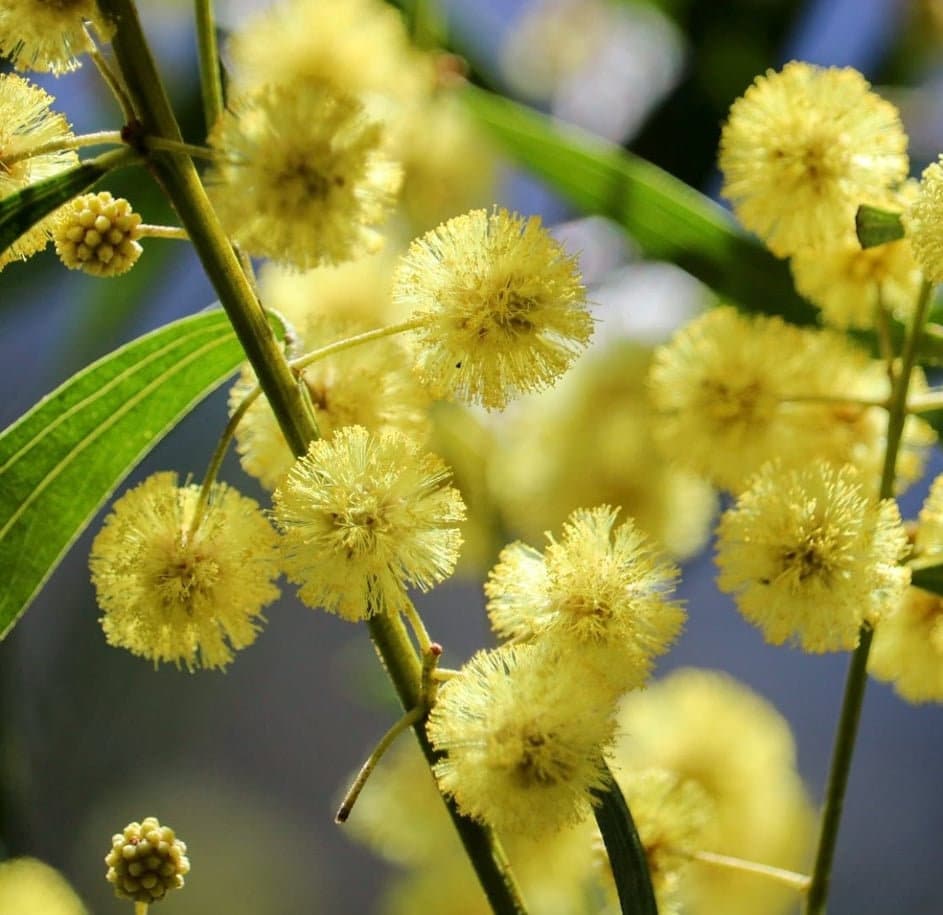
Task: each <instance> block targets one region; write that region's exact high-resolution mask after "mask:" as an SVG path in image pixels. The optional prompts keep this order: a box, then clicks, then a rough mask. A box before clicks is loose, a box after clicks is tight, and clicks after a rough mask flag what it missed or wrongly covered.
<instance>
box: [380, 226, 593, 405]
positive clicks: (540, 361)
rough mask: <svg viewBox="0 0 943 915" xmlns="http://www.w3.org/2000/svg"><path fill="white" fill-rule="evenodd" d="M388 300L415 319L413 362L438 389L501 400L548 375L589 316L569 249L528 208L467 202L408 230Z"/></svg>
mask: <svg viewBox="0 0 943 915" xmlns="http://www.w3.org/2000/svg"><path fill="white" fill-rule="evenodd" d="M393 301H394V303H395V304H399V305H402V306H403V307H404V308H406V309H409V310H411V311H412V313H413V317H414V318H416V319H418V320H421V321H422V322H423V323H422V325H421V327H420V328H419V330H418V331H417V335H418V350H419V352H418V355H417V362H416V368H417V370H418V372H419V375H420V377H421V378H422V380H423V381H424V382H425V383H426V384H428V385H429V387H430V388H431V389H432V391H433V393H434V394H436V395H437V396H443V397H444V396H452V397H456V398H459V399H461V400H466V401H470V402H477V403H481V404H483V405H484V406H486V407H488V408H501V407H504V406H505V405H506V404H507V402H508V400H510V399H511V398H512V397H513V396H515V395H516V394H518V393H523V392H526V391H538V390H541V389H543V388H545V387H547V386H548V385H550V384H551V383H552V382H553V381H554V380H556V378H558V377H559V376H560V375H561V374H563V372H564V371H566V369H567V368H568V367H569V366H570V364H571V363H572V362H573V360H574V359H575V358H576V356H577V355H579V353H580V352H581V351H582V350H583V349H584V348H585V346H586V345H587V343H588V342H589V338H590V336H591V334H592V329H593V320H592V318H591V317H590V315H589V311H588V310H587V307H586V300H585V290H584V288H583V285H582V283H581V282H580V276H579V271H578V269H577V264H576V260H575V258H573V257H571V256H570V255H568V254H567V253H566V251H565V250H564V248H563V247H562V245H560V243H559V242H557V241H556V240H555V239H554V238H553V237H552V236H551V235H550V234H548V233H547V231H546V230H545V229H544V228H543V227H542V226H541V223H540V219H539V218H538V217H536V216H534V217H531V218H530V219H524V218H523V217H521V216H517V215H514V214H511V213H509V212H508V211H507V210H504V209H495V210H493V211H491V212H490V213H489V212H487V211H486V210H472V211H471V212H470V213H466V214H465V215H464V216H456V217H455V218H454V219H450V220H449V221H448V222H446V223H443V224H442V225H441V226H439V227H438V228H437V229H433V230H432V231H431V232H427V233H426V234H425V235H424V236H422V237H421V238H418V239H416V240H415V241H414V242H413V243H412V244H411V245H410V247H409V250H408V251H407V252H406V254H405V255H404V256H403V258H402V260H401V261H400V263H399V266H398V268H397V270H396V273H395V275H394V280H393Z"/></svg>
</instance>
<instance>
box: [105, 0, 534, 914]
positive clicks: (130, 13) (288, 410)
mask: <svg viewBox="0 0 943 915" xmlns="http://www.w3.org/2000/svg"><path fill="white" fill-rule="evenodd" d="M98 5H99V7H100V8H101V10H102V11H103V12H104V13H105V14H106V15H107V16H108V17H109V18H110V19H111V21H112V22H114V24H115V27H116V30H115V36H114V40H113V42H112V46H113V47H114V50H115V55H116V57H117V59H118V63H119V66H120V67H121V71H122V74H123V76H124V78H125V81H126V83H127V86H128V91H129V93H130V95H131V98H132V99H133V100H134V103H135V107H136V109H137V110H138V111H139V116H140V119H141V121H142V126H143V128H144V130H145V133H146V135H150V136H160V137H163V138H165V139H168V140H174V141H176V142H182V137H181V135H180V129H179V127H178V125H177V121H176V118H175V117H174V113H173V110H172V108H171V107H170V102H169V100H168V99H167V95H166V92H165V90H164V87H163V83H162V81H161V79H160V76H159V74H158V72H157V68H156V66H155V63H154V60H153V57H152V55H151V50H150V47H149V46H148V44H147V41H146V39H145V37H144V34H143V32H142V30H141V24H140V21H139V20H138V15H137V10H136V8H135V6H134V3H133V2H132V0H98ZM151 166H152V168H153V170H154V173H155V174H156V176H157V178H158V179H159V180H160V181H161V183H162V184H163V187H164V189H165V191H166V193H167V195H168V197H169V198H170V200H171V201H172V203H173V204H174V206H175V207H176V209H177V212H178V214H179V216H180V221H181V222H182V223H183V225H184V227H185V228H186V229H187V231H188V232H189V234H190V239H191V241H192V242H193V245H194V248H195V249H196V252H197V255H198V256H199V257H200V260H201V261H202V263H203V267H204V269H205V270H206V272H207V275H208V277H209V279H210V282H211V283H212V284H213V287H214V288H215V290H216V292H217V294H218V295H219V298H220V302H221V303H222V305H223V308H224V309H225V310H226V313H227V314H228V316H229V319H230V321H231V322H232V325H233V329H234V330H235V333H236V336H237V337H238V339H239V341H240V343H241V344H242V346H243V349H244V350H245V353H246V357H247V358H248V360H249V362H250V363H251V365H252V367H253V369H254V370H255V373H256V376H257V377H258V379H259V386H260V387H261V388H262V391H263V393H264V394H265V396H266V397H267V398H268V400H269V403H270V404H271V406H272V411H273V412H274V414H275V417H276V419H277V420H278V423H279V425H280V427H281V429H282V433H283V435H284V436H285V439H286V441H287V442H288V444H289V446H290V447H291V449H292V451H293V452H294V453H295V454H296V455H302V454H304V453H305V452H306V450H307V447H308V443H309V442H310V441H311V440H313V439H314V438H316V436H317V430H316V428H315V425H314V423H313V421H312V418H311V416H310V414H309V413H308V412H307V411H306V409H305V405H304V403H303V400H302V394H301V391H300V389H299V388H298V386H297V385H296V383H295V378H294V375H293V374H292V370H291V368H290V366H289V365H288V363H287V361H286V360H285V358H284V356H283V355H282V352H281V350H280V348H279V346H278V343H277V341H276V339H275V336H274V334H273V333H272V330H271V327H270V326H269V323H268V320H267V319H266V317H265V313H264V312H263V310H262V308H261V306H260V305H259V302H258V299H257V298H256V297H255V295H254V293H253V290H252V287H251V285H250V283H249V281H248V279H247V278H246V276H245V274H244V273H243V270H242V267H241V265H240V263H239V260H238V258H237V257H236V254H235V252H234V251H233V247H232V245H231V244H230V242H229V240H228V239H227V237H226V235H225V233H224V232H223V230H222V227H221V226H220V224H219V220H218V218H217V216H216V213H215V211H214V210H213V208H212V206H211V204H210V202H209V199H208V198H207V196H206V192H205V191H204V189H203V185H202V184H201V182H200V179H199V175H198V174H197V172H196V169H195V168H194V166H193V163H192V161H191V160H190V159H189V157H187V156H184V155H181V154H179V153H168V152H156V151H155V152H152V154H151ZM368 628H369V630H370V634H371V637H372V638H373V641H374V645H375V646H376V649H377V653H378V654H379V655H380V657H381V660H382V662H383V665H384V667H385V669H386V671H387V673H388V674H389V677H390V679H391V680H392V682H393V684H394V687H395V689H396V691H397V694H398V695H399V697H400V701H401V702H402V705H403V708H404V709H406V710H408V709H412V708H414V707H415V706H416V703H417V699H418V697H419V695H420V694H421V667H420V663H419V659H418V658H417V656H416V652H415V650H414V649H413V647H412V645H411V643H410V641H409V636H408V635H407V633H406V630H405V628H404V627H403V624H402V622H401V621H400V620H399V619H398V618H391V617H387V616H375V617H373V618H372V619H371V620H370V621H369V624H368ZM413 730H414V731H415V733H416V737H417V739H418V740H419V743H420V746H421V747H422V749H423V752H424V753H425V755H426V758H427V759H428V760H429V761H430V763H432V762H434V761H435V752H434V750H433V749H432V746H431V745H430V743H429V741H428V738H427V737H426V734H425V728H424V726H423V725H422V723H421V722H420V723H417V724H416V725H415V726H414V728H413ZM446 804H447V806H448V809H449V813H450V814H451V816H452V819H453V821H454V822H455V827H456V830H457V831H458V833H459V836H460V837H461V839H462V841H463V843H464V845H465V849H466V851H467V853H468V856H469V858H470V860H471V862H472V864H473V866H474V867H475V870H476V872H477V874H478V877H479V880H480V881H481V884H482V887H483V889H484V891H485V893H486V895H487V897H488V900H489V902H490V903H491V906H492V908H493V910H494V911H495V912H496V913H498V915H521V913H523V912H525V909H524V905H523V903H522V902H521V898H520V894H519V892H518V890H517V887H516V886H515V884H514V880H513V877H512V875H511V873H510V871H509V869H508V865H507V861H506V859H505V857H504V853H503V851H502V850H501V847H500V845H499V844H498V843H497V842H496V841H495V840H494V837H493V836H492V835H491V833H490V831H489V830H487V829H486V828H485V827H483V826H481V825H480V824H478V823H475V822H474V821H472V820H470V819H468V818H466V817H463V816H461V814H459V813H458V810H457V808H456V807H455V804H454V802H451V801H447V802H446Z"/></svg>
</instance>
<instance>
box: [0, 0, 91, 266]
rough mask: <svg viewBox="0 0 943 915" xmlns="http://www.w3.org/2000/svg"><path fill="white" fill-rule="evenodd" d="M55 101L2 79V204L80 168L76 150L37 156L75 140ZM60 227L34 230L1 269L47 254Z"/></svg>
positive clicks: (2, 259)
mask: <svg viewBox="0 0 943 915" xmlns="http://www.w3.org/2000/svg"><path fill="white" fill-rule="evenodd" d="M30 5H32V4H30ZM53 101H54V100H53V97H52V96H51V95H49V93H48V92H45V91H44V90H43V89H40V88H39V86H34V85H33V84H32V83H30V82H28V81H27V80H25V79H22V78H21V77H19V76H15V75H14V74H11V73H4V74H0V199H2V198H3V197H9V196H10V195H11V194H15V193H16V192H17V191H20V190H22V189H23V188H24V187H26V186H27V185H29V184H33V183H35V182H37V181H41V180H42V179H43V178H49V177H50V176H52V175H55V174H56V173H58V172H61V171H63V170H65V169H66V168H69V166H71V165H74V164H75V163H77V162H78V156H77V155H76V152H75V150H74V149H60V150H56V151H55V152H45V153H40V154H39V155H32V152H33V151H34V150H37V149H39V148H40V147H42V146H46V145H47V144H54V143H68V141H69V140H70V138H71V137H72V129H71V128H70V127H69V122H68V121H67V120H66V119H65V117H64V116H63V115H61V114H57V113H55V112H53V111H52V110H51V109H50V106H51V105H52V103H53ZM54 225H55V216H54V215H53V216H51V217H47V218H46V219H44V220H42V221H40V222H39V223H37V224H36V225H34V226H33V227H32V228H31V229H28V230H27V231H26V233H25V234H23V235H21V236H20V237H19V238H18V239H17V240H16V241H15V242H14V243H13V244H12V245H10V247H9V248H7V249H6V250H5V251H2V252H0V269H2V268H3V267H5V266H6V265H7V264H8V263H10V261H13V260H25V259H26V258H27V257H30V256H31V255H33V254H36V253H37V252H38V251H42V250H43V248H45V247H46V244H47V243H48V242H49V239H50V237H51V234H52V228H53V226H54Z"/></svg>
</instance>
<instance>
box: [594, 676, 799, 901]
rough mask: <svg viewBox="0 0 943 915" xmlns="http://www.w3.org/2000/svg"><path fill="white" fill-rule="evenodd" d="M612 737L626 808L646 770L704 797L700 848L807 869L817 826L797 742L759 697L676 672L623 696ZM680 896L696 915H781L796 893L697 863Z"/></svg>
mask: <svg viewBox="0 0 943 915" xmlns="http://www.w3.org/2000/svg"><path fill="white" fill-rule="evenodd" d="M617 729H618V734H619V738H618V741H617V743H616V746H615V752H614V754H613V759H612V762H611V768H612V770H613V772H614V774H615V776H616V780H617V781H618V782H619V783H620V784H622V785H624V786H625V787H626V788H627V789H628V791H629V796H630V798H631V790H632V784H633V779H635V778H636V777H637V773H640V772H644V771H645V770H647V769H649V768H651V767H659V768H661V769H665V770H667V771H669V772H671V773H673V774H674V775H676V776H677V777H678V779H679V780H680V781H681V783H682V784H683V783H686V782H693V783H694V784H696V785H697V786H698V787H699V788H701V789H702V791H703V793H704V794H706V795H707V797H708V798H709V801H710V804H711V816H710V819H709V822H707V823H705V824H704V831H703V833H702V835H701V838H700V842H699V845H698V847H699V848H702V849H705V850H708V851H713V852H717V853H718V854H725V855H735V856H737V857H741V858H747V859H749V860H751V861H762V862H763V863H764V864H771V865H773V866H775V867H784V868H788V869H791V870H797V869H800V868H801V867H803V865H804V864H805V863H807V854H808V852H809V851H810V850H811V845H812V841H813V838H814V828H815V819H814V817H813V814H812V808H811V804H810V803H809V798H808V795H807V793H806V791H805V788H804V787H803V784H802V780H801V779H800V778H799V774H798V772H797V771H796V748H795V741H794V740H793V737H792V733H791V732H790V729H789V723H788V722H787V721H786V720H785V718H783V716H782V715H781V714H780V713H779V712H778V711H777V710H776V709H775V708H774V707H773V706H772V705H771V704H770V703H769V702H768V701H767V700H765V699H764V698H763V697H761V696H759V695H757V694H756V693H754V692H752V691H751V690H750V689H749V688H748V687H747V686H745V685H744V684H742V683H738V682H737V681H736V680H734V679H733V678H732V677H730V676H728V675H726V674H723V673H720V672H715V671H709V670H693V669H687V670H677V671H674V672H672V673H671V674H670V675H669V676H667V677H665V678H664V679H663V680H661V681H658V682H655V683H652V684H650V685H649V686H648V687H646V689H644V690H633V691H632V692H629V693H626V694H625V696H624V697H623V699H622V703H621V708H620V711H619V713H618V717H617ZM731 748H734V749H733V750H732V749H731ZM643 806H644V803H643ZM632 812H633V815H634V813H635V807H634V806H633V807H632ZM642 839H643V842H644V841H646V840H645V836H644V834H643V836H642ZM683 892H684V901H685V909H684V911H685V912H690V913H692V915H694V913H697V915H717V913H723V915H757V913H758V912H763V913H764V915H777V913H785V912H787V911H792V907H794V906H795V893H794V891H792V890H788V889H784V888H783V887H781V886H778V885H777V884H776V883H774V882H772V881H770V880H767V879H764V878H761V877H755V876H751V875H749V874H743V873H742V872H738V871H732V870H727V869H725V868H719V867H711V866H709V865H704V864H699V863H697V862H692V863H691V866H690V867H689V868H688V869H687V870H686V871H685V872H684V875H683ZM659 911H661V910H660V909H659Z"/></svg>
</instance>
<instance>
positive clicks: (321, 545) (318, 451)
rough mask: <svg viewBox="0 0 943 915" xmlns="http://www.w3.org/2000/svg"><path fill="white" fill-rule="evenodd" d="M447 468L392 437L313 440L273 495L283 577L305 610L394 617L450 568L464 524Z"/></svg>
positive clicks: (352, 432) (363, 433)
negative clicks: (411, 591) (413, 593)
mask: <svg viewBox="0 0 943 915" xmlns="http://www.w3.org/2000/svg"><path fill="white" fill-rule="evenodd" d="M448 478H449V472H448V469H447V468H446V466H445V465H444V464H443V463H442V461H440V460H439V458H437V457H436V456H435V455H433V454H420V453H419V449H418V447H417V446H416V445H415V444H414V443H413V442H412V441H411V440H410V439H408V438H407V437H406V436H404V435H403V434H402V433H400V432H395V431H389V430H387V431H385V432H382V433H380V434H379V435H371V434H370V433H369V432H368V431H367V430H366V429H364V428H363V427H362V426H347V427H345V428H343V429H339V430H337V431H336V432H335V433H334V435H333V437H332V438H331V439H330V440H329V441H324V440H319V441H316V442H313V443H312V444H311V447H310V448H309V449H308V453H307V454H306V455H305V456H304V457H302V458H300V459H299V460H298V461H296V462H295V464H294V466H293V467H292V469H291V470H290V471H289V473H288V476H287V477H286V478H285V480H284V482H283V483H282V484H281V485H280V486H279V488H278V489H277V490H276V491H275V498H274V501H275V518H276V520H277V521H278V523H279V525H281V527H282V530H283V531H284V537H283V539H282V548H283V554H284V565H285V571H286V573H287V575H288V577H289V578H290V579H291V580H292V581H293V582H295V583H296V584H299V585H301V589H300V591H299V592H298V593H299V595H300V596H301V599H302V600H303V601H304V602H305V603H306V604H307V605H308V606H309V607H324V608H325V609H326V610H330V611H331V612H332V613H337V614H339V615H340V616H342V617H343V618H344V619H347V620H359V619H365V618H366V617H368V616H372V615H373V614H374V613H396V612H398V611H399V610H401V609H402V608H403V607H404V606H405V604H406V602H407V601H408V600H409V598H408V597H407V595H406V586H407V585H415V586H417V587H419V588H421V589H422V590H424V591H425V590H428V589H429V588H431V587H432V586H433V585H434V584H437V583H438V582H440V581H442V580H443V579H445V578H447V577H448V576H449V575H450V574H451V573H452V570H453V569H454V568H455V562H456V560H457V559H458V550H459V546H460V545H461V536H460V535H459V532H458V528H457V527H456V524H457V523H458V522H459V521H461V520H462V519H463V518H464V516H465V506H464V505H463V503H462V497H461V496H460V495H459V493H458V491H457V490H455V489H453V488H452V487H450V486H447V485H445V484H446V481H447V480H448Z"/></svg>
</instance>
